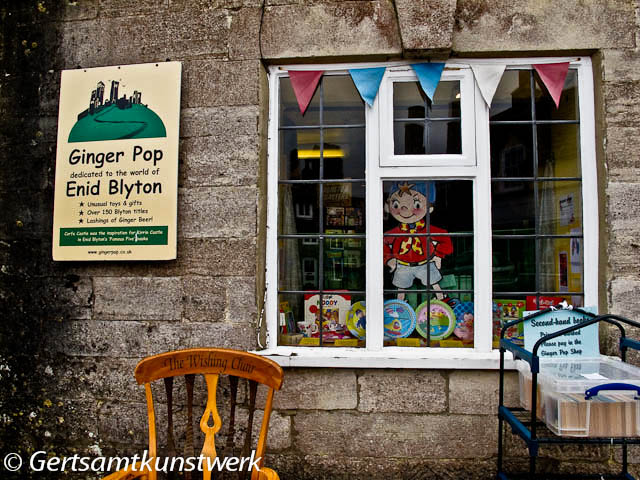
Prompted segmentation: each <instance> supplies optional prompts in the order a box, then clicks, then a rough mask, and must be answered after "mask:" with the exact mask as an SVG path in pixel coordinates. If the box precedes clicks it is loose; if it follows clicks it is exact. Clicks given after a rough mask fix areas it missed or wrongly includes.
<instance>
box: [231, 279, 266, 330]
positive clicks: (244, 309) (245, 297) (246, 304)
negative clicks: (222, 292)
mask: <svg viewBox="0 0 640 480" xmlns="http://www.w3.org/2000/svg"><path fill="white" fill-rule="evenodd" d="M225 283H226V287H227V311H226V315H225V316H226V321H227V323H247V322H251V323H255V322H257V321H258V315H259V312H258V302H257V301H256V279H255V277H229V278H227V279H225ZM260 300H261V301H262V299H260Z"/></svg>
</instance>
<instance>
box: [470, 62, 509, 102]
mask: <svg viewBox="0 0 640 480" xmlns="http://www.w3.org/2000/svg"><path fill="white" fill-rule="evenodd" d="M505 68H507V66H506V65H471V70H473V75H474V76H475V77H476V83H477V84H478V88H479V89H480V92H481V93H482V97H483V98H484V101H485V102H487V105H488V106H491V101H492V100H493V96H494V95H495V93H496V90H497V88H498V84H499V83H500V79H502V74H503V73H504V69H505Z"/></svg>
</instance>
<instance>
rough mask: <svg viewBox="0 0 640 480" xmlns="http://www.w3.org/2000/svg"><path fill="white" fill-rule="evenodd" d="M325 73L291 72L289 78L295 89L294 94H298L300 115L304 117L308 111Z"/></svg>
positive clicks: (314, 71)
mask: <svg viewBox="0 0 640 480" xmlns="http://www.w3.org/2000/svg"><path fill="white" fill-rule="evenodd" d="M323 73H324V72H323V71H316V70H313V71H309V70H305V71H293V70H289V78H290V79H291V86H292V87H293V93H295V94H296V100H298V106H299V107H300V113H301V114H302V115H304V112H306V111H307V107H308V106H309V102H311V98H312V97H313V94H314V93H315V91H316V87H317V86H318V82H319V81H320V78H321V77H322V74H323Z"/></svg>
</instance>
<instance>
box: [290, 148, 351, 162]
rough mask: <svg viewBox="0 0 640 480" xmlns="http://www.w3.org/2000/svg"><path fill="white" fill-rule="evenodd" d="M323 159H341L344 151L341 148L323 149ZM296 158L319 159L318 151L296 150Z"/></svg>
mask: <svg viewBox="0 0 640 480" xmlns="http://www.w3.org/2000/svg"><path fill="white" fill-rule="evenodd" d="M322 156H323V157H324V158H342V157H344V151H343V150H342V149H341V148H325V149H324V150H323V151H322ZM298 158H300V159H306V158H320V150H317V149H303V150H298Z"/></svg>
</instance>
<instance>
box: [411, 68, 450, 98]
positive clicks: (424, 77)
mask: <svg viewBox="0 0 640 480" xmlns="http://www.w3.org/2000/svg"><path fill="white" fill-rule="evenodd" d="M411 68H413V71H414V72H416V75H417V76H418V80H420V86H421V87H422V91H423V92H424V93H425V94H426V95H427V97H429V98H430V99H431V100H432V101H433V95H434V94H435V93H436V88H437V87H438V83H440V76H441V75H442V71H443V70H444V63H415V64H413V65H411Z"/></svg>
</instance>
